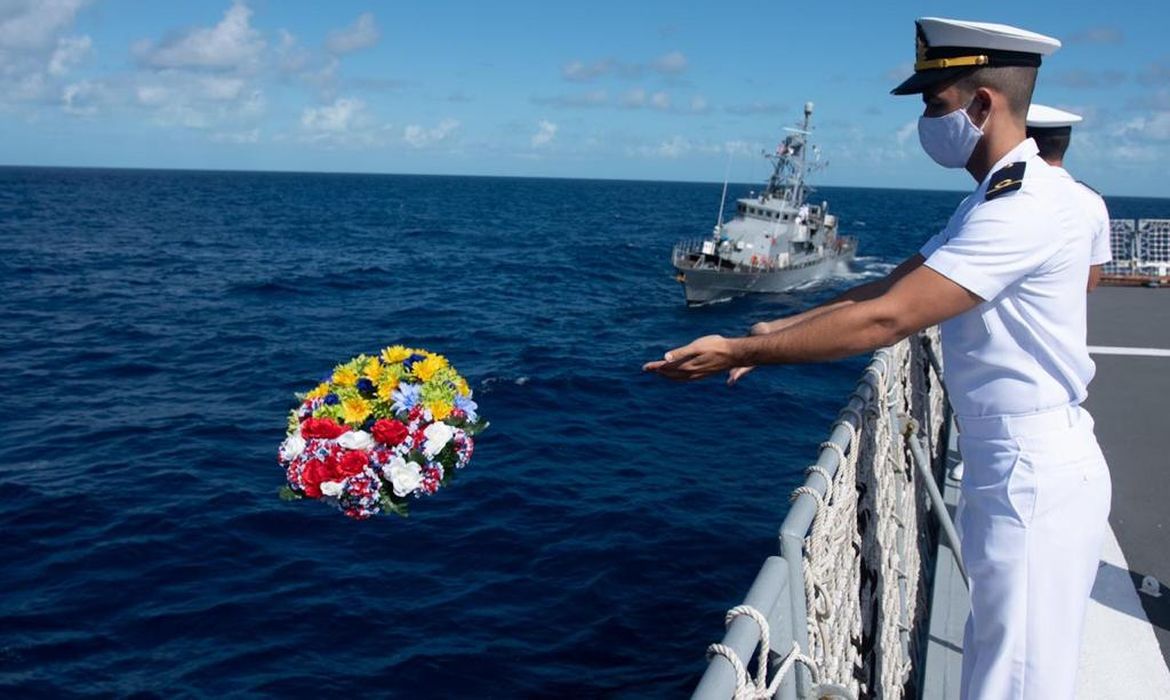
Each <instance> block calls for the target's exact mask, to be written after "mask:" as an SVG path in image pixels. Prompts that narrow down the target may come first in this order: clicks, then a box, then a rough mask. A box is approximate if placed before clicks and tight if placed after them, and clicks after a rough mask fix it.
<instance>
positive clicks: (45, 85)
mask: <svg viewBox="0 0 1170 700" xmlns="http://www.w3.org/2000/svg"><path fill="white" fill-rule="evenodd" d="M86 4H87V0H0V108H2V107H4V106H5V105H14V104H19V103H41V104H46V103H52V102H56V101H57V100H58V98H59V97H60V96H61V95H62V94H63V92H62V91H63V89H64V87H65V85H64V80H63V79H64V78H65V76H66V74H67V73H68V72H69V71H70V70H71V69H72V68H73V67H74V66H75V65H77V64H78V63H79V62H80V61H81V60H82V59H83V58H84V57H85V54H86V53H87V52H88V50H89V48H90V46H91V45H92V40H91V39H90V38H89V37H88V36H78V37H67V36H64V34H65V33H66V32H68V31H69V30H70V28H71V27H72V25H73V22H74V20H75V18H76V16H77V13H78V12H79V11H80V9H81V8H82V7H84V6H85V5H86ZM61 104H62V108H63V109H64V108H65V106H66V105H65V103H63V102H62V103H61Z"/></svg>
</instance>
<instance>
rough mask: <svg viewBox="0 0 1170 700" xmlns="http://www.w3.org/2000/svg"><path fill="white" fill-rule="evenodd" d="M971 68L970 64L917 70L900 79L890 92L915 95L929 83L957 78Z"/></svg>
mask: <svg viewBox="0 0 1170 700" xmlns="http://www.w3.org/2000/svg"><path fill="white" fill-rule="evenodd" d="M973 70H974V68H972V67H970V66H956V67H954V68H935V69H934V70H924V71H919V72H917V73H915V74H914V75H912V76H910V77H909V78H906V80H904V81H902V84H901V85H899V86H898V87H896V88H894V89H893V90H890V94H891V95H917V94H919V93H921V92H922V91H924V90H925V89H926V88H928V87H930V86H931V85H937V84H939V83H949V82H951V81H954V80H958V79H959V78H961V77H962V76H964V75H966V74H968V73H971V72H972V71H973Z"/></svg>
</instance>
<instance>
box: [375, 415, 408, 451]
mask: <svg viewBox="0 0 1170 700" xmlns="http://www.w3.org/2000/svg"><path fill="white" fill-rule="evenodd" d="M371 432H373V434H374V439H375V440H377V441H378V442H380V443H382V444H383V445H397V444H399V443H400V442H402V441H403V440H405V439H406V432H407V431H406V426H405V425H403V424H401V423H399V422H398V421H396V420H386V419H385V418H383V419H382V420H380V421H378V422H376V423H374V427H373V428H372V429H371Z"/></svg>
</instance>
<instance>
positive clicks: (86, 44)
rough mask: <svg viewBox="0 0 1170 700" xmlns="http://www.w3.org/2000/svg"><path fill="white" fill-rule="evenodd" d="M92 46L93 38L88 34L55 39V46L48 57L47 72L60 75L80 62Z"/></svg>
mask: <svg viewBox="0 0 1170 700" xmlns="http://www.w3.org/2000/svg"><path fill="white" fill-rule="evenodd" d="M92 46H93V40H92V39H90V38H89V37H88V36H70V37H61V38H60V39H57V48H56V49H55V50H54V51H53V55H52V56H50V57H49V74H50V75H55V76H62V75H65V74H66V73H68V72H69V69H70V68H72V67H73V66H75V65H77V64H78V63H80V62H81V59H83V58H85V55H86V54H87V53H89V50H90V48H91V47H92Z"/></svg>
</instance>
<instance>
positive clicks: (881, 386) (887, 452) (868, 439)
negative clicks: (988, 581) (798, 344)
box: [708, 329, 945, 700]
mask: <svg viewBox="0 0 1170 700" xmlns="http://www.w3.org/2000/svg"><path fill="white" fill-rule="evenodd" d="M926 333H927V334H928V337H930V338H931V339H932V340H933V341H934V342H933V345H934V347H938V346H939V345H938V342H937V340H938V335H937V331H936V330H934V329H932V330H930V331H926ZM929 364H930V363H929V361H928V358H927V356H926V350H925V349H924V347H923V345H922V343H921V340H920V338H918V337H912V338H910V339H908V340H905V341H902V342H901V343H898V344H897V345H895V346H894V347H893V348H890V349H889V350H888V351H887V352H884V353H882V354H881V355H879V356H875V360H874V362H873V363H871V365H870V366H869V367H867V369H866V372H865V374H863V375H862V379H861V381H860V382H859V383H858V389H859V390H858V392H857V393H856V394H855V396H856V397H858V398H856V399H853V400H852V401H851V403H850V404H849V405H847V406H846V407H845V409H843V410H842V411H841V412H840V413H839V414H838V417H837V421H836V422H835V423H834V424H833V427H832V430H833V431H834V432H835V431H836V430H837V428H838V427H839V426H840V427H843V428H844V429H845V431H846V439H845V440H843V441H842V443H841V444H837V443H834V442H824V443H821V445H820V454H821V456H824V452H825V451H830V452H832V453H833V454H835V455H836V457H837V468H836V470H835V472H834V473H833V474H832V475H830V473H829V470H827V469H825V468H824V467H822V466H820V463H817V464H813V465H812V466H810V467H808V468H807V469H806V470H805V474H806V477H811V476H812V475H813V474H817V475H818V476H820V477H821V479H823V480H824V482H825V489H824V492H823V493H822V492H821V490H820V489H819V488H817V487H814V486H808V485H805V486H801V487H800V488H797V489H795V490H794V491H793V493H792V498H793V499H794V500H795V499H796V498H798V497H800V496H801V495H806V496H809V497H811V498H812V499H813V501H814V503H815V504H816V511H815V513H814V515H813V520H812V524H811V526H810V527H809V532H808V536H807V537H806V538H805V540H804V557H803V560H802V561H801V570H802V571H803V578H804V591H803V592H804V596H805V609H806V610H807V613H808V616H807V632H808V649H807V652H806V651H804V650H802V649H801V648H800V647H799V646H797V645H795V644H794V645H793V647H792V649H791V650H790V651H789V652H788V654H787V655H786V656H785V657H784V659H783V661H782V662H780V663H779V664H778V665H775V675H774V676H773V678H772V679H771V681H769V680H768V659H769V652H770V646H769V639H770V637H769V635H770V632H769V629H768V623H767V620H765V619H764V616H763V615H761V614H760V613H759V611H758V610H755V609H754V608H750V607H748V606H739V607H737V608H733V609H732V610H731V611H730V612H728V616H727V624H728V625H730V624H731V622H732V621H733V620H734V619H735V618H736V617H739V616H747V617H750V618H751V619H752V620H754V621H755V622H756V626H757V627H758V628H759V630H760V644H759V650H760V651H759V657H758V661H757V667H756V672H755V675H754V677H752V676H751V675H750V674H749V672H748V668H747V665H746V664H744V663H743V661H742V660H741V659H739V657H738V656H736V654H735V652H734V651H733V650H732V649H730V648H728V647H726V646H724V645H721V644H713V645H711V647H709V648H708V655H709V656H712V657H713V656H722V657H724V658H726V659H727V660H728V662H729V663H730V664H731V665H732V667H733V668H734V669H735V673H736V691H735V698H736V700H749V699H750V700H756V699H762V698H768V697H771V696H772V695H774V694H775V692H776V689H777V688H778V687H779V685H780V683H781V682H782V681H783V678H784V677H785V674H787V673H788V672H789V671H790V670H791V669H792V667H793V666H794V665H795V664H797V663H803V664H804V665H805V666H807V667H808V668H809V670H810V672H812V674H813V676H814V683H816V682H817V681H816V680H815V678H817V677H819V678H822V679H825V682H826V683H829V684H831V685H822V686H821V688H822V689H825V688H836V689H840V690H841V691H842V692H846V693H848V694H850V695H851V696H852V697H880V698H883V699H884V698H889V699H890V700H901V699H902V698H904V697H907V696H908V691H909V690H910V689H912V682H913V679H914V677H915V663H916V658H918V655H919V654H920V653H921V651H920V650H919V649H918V648H917V644H918V643H919V641H920V638H919V637H915V636H914V635H915V634H918V633H919V631H920V630H921V629H922V626H923V625H924V624H925V612H926V606H927V600H926V598H927V596H928V594H929V589H928V587H927V586H926V580H925V575H926V574H925V571H924V569H923V567H922V564H921V562H922V560H923V558H924V557H927V556H932V553H931V552H930V551H929V550H930V548H931V547H932V540H931V538H929V537H926V536H920V534H919V526H920V524H923V523H927V522H928V518H929V517H930V516H929V513H928V511H927V509H928V507H929V500H928V499H927V497H926V495H925V489H922V488H920V487H919V483H918V479H919V476H918V472H917V471H916V470H915V469H913V468H911V467H912V465H911V464H910V461H909V460H910V458H909V456H908V454H907V449H906V443H905V435H904V434H903V430H902V429H901V428H900V424H901V423H902V421H900V420H897V418H898V417H901V416H904V417H905V419H906V422H908V423H909V424H910V425H911V429H912V430H914V431H916V432H917V434H919V435H922V436H924V438H925V444H926V445H927V446H928V447H929V450H930V452H931V457H932V458H938V456H939V455H940V453H941V452H942V450H943V449H945V446H944V445H942V444H941V443H942V440H941V435H942V432H941V430H942V422H943V408H944V404H945V398H944V396H943V392H942V385H941V383H940V382H939V379H938V377H937V376H936V375H935V374H934V372H933V371H931V370H930V367H929ZM867 386H868V389H866V388H865V387H867ZM862 389H865V390H862ZM891 418H895V420H891ZM806 482H807V479H806ZM817 486H818V487H819V484H818V485H817ZM834 692H836V691H834Z"/></svg>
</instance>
